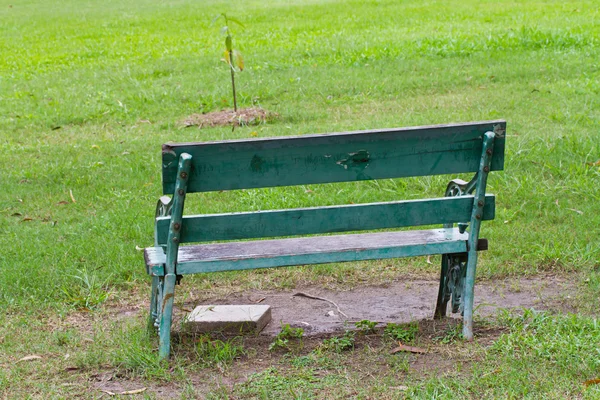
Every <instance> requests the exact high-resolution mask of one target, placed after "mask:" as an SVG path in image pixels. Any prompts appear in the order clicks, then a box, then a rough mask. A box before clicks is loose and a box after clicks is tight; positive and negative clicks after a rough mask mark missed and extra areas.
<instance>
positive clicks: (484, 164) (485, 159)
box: [463, 132, 496, 340]
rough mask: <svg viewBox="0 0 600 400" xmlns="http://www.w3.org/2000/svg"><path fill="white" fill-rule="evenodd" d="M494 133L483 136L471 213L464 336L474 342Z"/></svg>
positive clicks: (464, 303) (465, 290) (464, 298)
mask: <svg viewBox="0 0 600 400" xmlns="http://www.w3.org/2000/svg"><path fill="white" fill-rule="evenodd" d="M495 137H496V134H495V133H494V132H486V133H485V135H483V151H482V153H481V160H480V162H479V170H478V171H477V183H476V185H475V197H474V199H473V212H472V213H471V223H470V226H471V231H470V232H469V241H468V245H469V246H468V254H469V259H468V260H467V274H466V277H465V288H464V297H463V305H464V309H463V313H464V320H463V336H464V338H465V339H467V340H473V295H474V291H475V270H476V267H477V247H478V244H479V228H480V226H481V217H482V215H483V207H484V205H485V189H486V185H487V177H488V174H489V172H490V165H491V161H492V154H493V153H494V138H495Z"/></svg>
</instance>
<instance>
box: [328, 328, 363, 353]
mask: <svg viewBox="0 0 600 400" xmlns="http://www.w3.org/2000/svg"><path fill="white" fill-rule="evenodd" d="M354 336H355V333H354V332H353V331H346V332H344V335H343V336H334V337H332V338H329V339H325V340H323V343H322V344H321V346H320V348H321V349H322V350H328V351H333V352H336V353H341V352H342V351H346V350H352V349H353V348H354Z"/></svg>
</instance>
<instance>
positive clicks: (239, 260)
mask: <svg viewBox="0 0 600 400" xmlns="http://www.w3.org/2000/svg"><path fill="white" fill-rule="evenodd" d="M505 129H506V123H505V122H504V121H487V122H476V123H467V124H452V125H436V126H425V127H414V128H402V129H381V130H373V131H360V132H347V133H333V134H325V135H304V136H299V137H277V138H270V139H250V140H232V141H222V142H206V143H178V144H166V145H164V146H163V150H162V163H163V166H162V173H163V192H164V194H171V195H172V198H169V197H167V196H163V197H161V199H160V201H159V202H158V206H157V211H156V220H155V245H154V247H150V248H147V249H145V252H144V256H145V261H146V268H147V271H148V273H149V274H150V275H151V276H152V296H151V310H150V323H151V325H153V326H154V327H156V328H158V332H159V354H160V356H161V357H168V356H169V352H170V334H171V316H172V306H173V296H174V293H175V284H176V282H179V280H180V279H181V277H182V276H183V275H186V274H195V273H209V272H216V271H232V270H244V269H252V268H271V267H281V266H292V265H306V264H321V263H330V262H342V261H357V260H372V259H385V258H396V257H407V256H421V255H432V254H442V266H441V278H440V289H439V294H438V299H437V306H436V310H435V317H437V318H441V317H443V316H445V315H446V308H447V303H448V302H449V301H451V305H452V312H462V313H463V316H464V324H463V326H464V330H463V334H464V336H465V338H467V339H472V337H473V330H472V324H473V288H474V281H475V268H476V264H477V251H478V250H484V249H487V241H485V240H484V239H479V228H480V224H481V221H483V220H489V219H493V218H494V206H495V202H494V196H493V195H490V194H486V181H487V177H488V173H489V172H490V171H493V170H502V169H503V167H504V141H505V135H504V132H505ZM458 173H475V176H474V177H473V179H471V180H470V181H469V182H466V181H462V180H459V179H455V180H453V181H451V182H450V183H449V184H448V187H447V189H446V194H445V197H440V198H433V199H422V200H407V201H394V202H384V203H371V204H352V205H339V206H328V207H314V208H300V209H287V210H270V211H256V212H240V213H224V214H207V215H189V216H183V208H184V201H185V198H186V194H187V193H191V192H206V191H221V190H236V189H245V188H264V187H273V186H291V185H303V184H319V183H329V182H343V181H362V180H370V179H386V178H401V177H414V176H426V175H441V174H458ZM434 224H443V227H440V228H439V229H425V230H397V229H395V228H401V227H414V226H422V225H434ZM454 224H457V226H456V227H454ZM365 230H371V231H375V230H376V232H374V233H352V234H343V235H326V236H307V235H315V234H324V233H327V234H329V233H338V232H349V231H365ZM282 236H288V238H283V239H281V238H280V239H269V240H247V239H257V238H266V237H270V238H276V237H282ZM289 236H303V237H299V238H294V237H292V238H289ZM215 241H220V243H205V244H195V245H188V246H181V244H183V243H200V242H215Z"/></svg>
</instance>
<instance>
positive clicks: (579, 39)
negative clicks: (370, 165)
mask: <svg viewBox="0 0 600 400" xmlns="http://www.w3.org/2000/svg"><path fill="white" fill-rule="evenodd" d="M599 10H600V7H599V5H598V2H597V1H572V2H571V1H569V2H565V1H508V0H502V1H484V2H477V1H473V0H466V1H454V0H452V1H447V2H433V1H431V2H426V1H416V2H407V1H394V0H373V1H368V2H363V1H341V0H327V1H314V0H307V1H288V2H284V1H280V0H264V1H256V0H250V1H246V2H239V4H237V5H236V6H235V7H234V5H233V4H232V3H230V2H223V1H214V2H210V4H205V2H198V1H191V0H173V1H157V0H131V1H129V2H122V1H116V0H105V1H102V2H101V1H98V0H63V1H60V2H59V1H45V2H44V1H40V0H23V1H19V2H17V1H12V0H0V49H1V52H2V57H1V58H0V149H1V150H2V156H1V157H0V171H1V173H0V193H2V194H1V198H2V202H1V205H0V238H1V240H2V244H3V246H2V251H1V252H0V271H2V273H1V274H0V308H1V309H2V312H1V313H0V366H1V367H2V368H0V397H2V398H7V399H8V398H71V397H78V396H79V397H101V396H107V393H106V392H102V391H101V389H99V387H101V386H99V385H98V382H104V381H103V380H105V381H107V382H108V381H110V382H121V384H122V388H121V389H122V390H120V391H117V390H116V389H115V392H118V393H120V392H123V391H127V390H129V388H131V389H132V390H133V389H136V388H146V390H145V391H144V392H141V393H139V394H137V395H138V396H145V397H150V398H154V397H156V398H163V397H165V396H167V395H169V396H171V397H174V398H179V397H183V398H194V397H208V398H313V397H322V398H347V397H354V398H404V397H407V398H469V397H470V398H557V399H558V398H600V390H599V389H598V388H597V387H596V385H589V386H584V384H583V383H584V382H585V381H587V380H590V379H595V378H600V326H599V325H598V319H597V316H598V296H599V294H600V61H599V60H600V11H599ZM222 12H226V13H227V14H228V15H231V16H234V17H236V18H238V19H239V20H241V21H242V22H243V23H244V25H245V29H239V28H236V29H235V30H234V44H235V46H236V47H237V48H239V49H240V50H241V52H242V54H243V55H244V58H245V63H246V69H245V71H243V72H241V73H239V74H238V75H237V83H238V88H237V89H238V94H239V98H238V103H239V105H240V106H241V107H251V106H257V107H262V108H264V109H266V110H268V111H270V112H272V113H276V115H277V116H276V117H274V118H273V119H272V120H271V121H269V122H268V123H265V124H261V125H257V126H242V127H238V128H236V129H235V130H232V129H231V127H224V128H210V129H196V128H183V127H182V124H181V121H182V120H184V119H185V118H186V117H187V116H189V115H191V114H194V113H203V112H210V111H218V110H221V109H225V108H231V107H232V101H231V96H230V91H231V87H230V81H229V79H230V77H229V72H228V70H227V67H226V65H225V64H224V63H223V62H221V61H220V57H221V55H222V52H223V42H224V40H223V36H222V35H221V34H220V33H219V28H220V22H217V23H214V24H213V23H212V20H213V18H214V16H215V15H217V14H219V13H222ZM499 118H502V119H505V120H507V122H508V131H507V133H508V137H507V150H506V157H507V161H506V165H505V171H504V172H501V173H494V174H491V176H490V180H489V181H488V185H489V186H488V187H490V191H491V192H493V193H495V194H496V195H497V199H496V204H497V209H496V219H495V220H494V221H490V222H489V223H485V224H483V227H482V236H483V237H487V238H488V239H489V240H490V251H488V252H484V253H483V254H482V256H481V257H480V262H479V270H478V278H482V279H486V280H491V281H493V280H494V279H498V278H504V277H513V278H515V277H519V276H523V275H529V276H544V275H556V276H562V277H565V278H566V279H570V280H573V281H574V285H575V286H576V288H577V290H576V292H575V293H574V296H573V302H572V304H570V305H569V307H570V309H571V310H573V311H575V313H574V314H560V313H556V314H550V313H537V312H534V311H526V312H524V313H521V314H519V315H517V314H511V313H508V312H507V313H504V314H502V315H501V316H499V317H497V318H488V319H481V320H480V321H479V326H480V328H481V329H484V331H485V329H488V328H489V332H491V333H489V334H483V333H482V337H484V338H487V340H479V341H476V342H475V343H464V342H462V341H461V340H460V339H458V338H457V337H455V335H453V332H454V328H453V327H452V326H450V327H446V328H444V329H446V330H445V331H444V332H446V333H445V335H446V336H443V340H441V339H439V338H437V337H436V336H435V335H429V334H428V330H427V324H426V323H423V324H424V325H423V326H420V329H419V330H418V333H415V334H414V335H413V337H411V338H410V341H412V342H413V343H416V344H419V345H426V346H429V347H430V348H431V349H433V353H434V354H435V356H428V357H431V358H429V359H428V360H430V362H431V363H433V364H435V365H445V367H444V368H442V369H441V370H436V369H434V368H430V367H429V366H428V367H427V368H425V370H426V371H429V372H427V373H420V372H416V371H417V369H416V368H415V365H416V364H415V363H418V360H417V358H415V357H414V356H407V355H394V356H391V355H389V350H390V349H391V348H392V347H393V345H394V341H393V340H391V339H390V335H389V332H388V333H387V334H386V333H385V332H383V331H382V330H381V329H379V330H378V331H376V332H374V333H369V334H361V332H358V333H356V334H355V335H354V336H352V337H350V336H351V335H350V334H347V335H346V336H344V335H342V336H339V337H334V338H335V339H336V340H333V343H332V342H331V338H330V339H329V341H327V342H325V345H324V344H323V341H322V340H308V339H307V340H306V341H305V342H302V341H300V342H302V343H300V344H301V346H300V345H299V343H297V342H298V340H297V339H293V340H291V341H292V342H294V343H295V344H296V345H297V346H295V347H294V348H292V349H288V350H290V351H289V352H286V351H284V350H279V351H277V352H275V353H273V352H269V351H268V350H265V348H266V347H265V346H264V343H254V342H252V340H255V341H256V340H257V339H232V340H224V341H222V342H210V341H209V340H208V339H207V338H203V337H201V338H195V339H194V340H191V339H190V340H191V342H190V343H186V342H185V340H184V339H185V338H182V342H181V344H180V351H179V353H178V354H176V356H175V357H174V358H173V359H172V360H171V361H170V362H169V363H161V362H159V361H158V360H157V352H156V345H157V344H156V339H155V338H154V337H151V336H148V335H147V334H146V332H145V318H146V314H145V307H146V306H147V303H148V299H147V297H148V296H147V295H149V279H148V277H147V276H146V274H145V271H144V266H143V257H142V253H141V252H140V251H139V250H138V249H139V248H143V247H145V246H148V245H151V244H152V241H153V226H152V218H153V215H154V206H155V203H156V200H157V199H158V197H159V196H160V195H161V177H160V146H161V144H162V143H165V142H168V141H200V140H221V139H232V138H252V137H269V136H280V135H298V134H305V133H321V132H335V131H345V130H359V129H373V128H384V127H402V126H412V125H429V124H437V123H448V122H466V121H475V120H491V119H499ZM453 178H455V177H454V176H447V177H435V178H427V177H426V178H421V179H404V180H386V181H378V182H371V183H344V184H331V185H321V186H314V187H313V186H311V187H310V188H309V187H290V188H282V189H280V188H277V189H264V190H244V191H237V192H227V193H207V194H200V195H195V196H193V200H192V201H189V202H188V203H187V204H186V208H187V209H188V210H190V211H195V212H225V211H241V210H259V209H273V208H290V207H298V206H311V205H316V204H319V205H322V204H343V203H350V202H353V203H361V202H370V201H375V200H377V201H386V200H397V199H410V198H415V197H418V198H422V197H426V196H431V197H437V196H440V195H441V194H442V193H443V190H444V189H445V186H446V184H447V182H448V181H449V180H450V179H453ZM461 178H463V179H469V178H470V177H469V176H463V177H461ZM386 266H387V267H386V268H385V270H384V271H383V272H382V271H381V268H380V267H381V263H377V262H364V263H356V264H342V265H327V266H318V267H311V268H306V267H302V268H293V269H280V270H274V271H268V272H265V271H258V272H240V273H228V274H212V275H210V276H207V277H199V276H196V277H192V278H186V279H185V280H184V284H183V286H182V287H178V288H177V289H176V290H180V288H184V289H181V291H180V292H179V293H180V294H181V296H179V298H178V297H177V296H176V299H177V300H176V301H182V302H183V301H185V299H186V296H187V295H186V294H185V293H191V291H193V292H194V293H195V294H194V295H193V296H195V297H198V298H200V299H203V298H210V297H214V296H219V295H223V294H226V293H230V292H238V291H239V292H241V291H244V290H250V289H280V288H290V287H295V286H296V285H299V284H302V285H327V286H329V287H335V288H339V289H348V288H351V287H356V286H357V285H365V284H382V283H385V282H388V281H391V280H400V279H401V278H402V276H404V275H405V274H406V273H407V272H410V273H411V274H428V276H431V275H433V274H434V273H437V269H438V266H437V260H434V264H433V265H430V264H428V263H427V262H426V261H425V259H409V260H406V259H405V260H394V261H392V262H387V263H386ZM184 292H185V293H184ZM189 296H192V295H191V294H190V295H189ZM434 301H435V299H431V302H432V304H433V302H434ZM475 301H476V302H477V294H476V295H475ZM127 309H134V310H137V311H136V312H135V313H133V314H132V315H133V316H130V317H127V318H123V317H122V314H123V313H122V312H121V311H122V310H127ZM116 310H119V311H116ZM486 327H487V328H486ZM411 329H412V328H410V327H406V330H407V331H409V332H410V331H411ZM482 332H483V331H482ZM362 333H364V332H362ZM436 338H437V339H436ZM248 340H249V342H248ZM344 341H347V342H351V344H352V346H348V347H349V348H348V349H346V348H344V349H340V348H339V346H337V347H336V344H338V345H339V343H342V344H343V343H344ZM253 343H254V345H253ZM327 343H330V345H327ZM32 355H35V356H39V357H41V358H33V359H25V360H23V358H24V357H27V356H32ZM256 359H260V360H261V362H258V363H256V364H255V365H254V367H252V364H253V362H254V360H256ZM20 360H21V361H20ZM252 368H254V370H253V369H252ZM236 371H237V372H236ZM239 371H245V372H244V373H243V374H242V373H240V372H239ZM435 371H437V372H435ZM246 372H247V374H246ZM244 374H245V375H244ZM242 375H243V376H242ZM240 376H242V378H240ZM246 376H250V378H249V379H246V378H245V377H246ZM109 378H110V379H109ZM106 387H108V386H106ZM117 389H118V388H117Z"/></svg>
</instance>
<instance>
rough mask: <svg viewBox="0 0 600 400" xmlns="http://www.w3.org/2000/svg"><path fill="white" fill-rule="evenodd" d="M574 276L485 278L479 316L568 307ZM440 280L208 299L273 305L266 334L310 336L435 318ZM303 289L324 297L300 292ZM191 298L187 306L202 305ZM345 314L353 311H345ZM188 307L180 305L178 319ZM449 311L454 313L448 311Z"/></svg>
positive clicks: (210, 301)
mask: <svg viewBox="0 0 600 400" xmlns="http://www.w3.org/2000/svg"><path fill="white" fill-rule="evenodd" d="M574 291H575V286H574V284H573V283H572V280H568V279H566V278H564V277H556V276H544V277H535V278H520V279H515V278H510V279H504V280H494V281H482V282H478V283H477V284H476V287H475V315H476V316H477V315H480V316H490V315H493V314H494V313H496V312H497V310H498V309H500V308H511V309H515V308H534V309H537V310H550V311H557V312H568V311H572V310H569V299H570V296H571V295H573V294H574ZM437 292H438V281H436V280H426V279H416V280H408V281H402V282H391V283H390V284H388V285H385V286H365V287H360V288H356V289H353V290H348V291H332V290H327V289H323V288H319V287H300V288H295V289H293V290H286V291H252V292H245V293H239V294H234V295H230V296H227V297H225V298H214V299H208V300H205V301H203V302H202V304H214V305H216V304H267V305H270V306H271V314H272V321H271V323H269V324H268V325H267V326H266V327H265V329H264V330H263V331H262V333H261V334H262V335H267V336H274V335H276V334H277V333H279V331H280V329H281V325H282V324H290V326H292V327H301V328H303V329H304V332H305V336H310V335H315V334H317V335H318V334H322V333H329V332H336V331H342V330H344V329H345V327H346V325H347V323H346V322H351V323H353V322H356V321H360V320H365V319H367V320H370V321H377V322H379V323H387V322H394V323H407V322H411V321H416V320H422V319H427V318H431V317H433V312H434V309H435V302H436V299H437ZM298 293H302V294H307V295H311V296H314V297H320V298H324V299H327V300H330V301H331V302H333V303H335V304H336V305H337V306H338V307H339V310H338V307H336V306H335V305H333V304H332V303H330V302H327V301H323V300H316V299H311V298H308V297H305V296H298V295H297V294H298ZM199 304H200V303H198V304H195V303H188V304H186V305H185V307H184V309H185V310H189V309H193V308H194V307H195V306H197V305H199ZM340 311H341V313H343V314H345V315H346V316H347V318H346V316H344V315H343V314H341V313H340ZM186 314H187V313H186V311H184V310H182V309H181V308H180V309H179V310H176V318H181V317H183V316H185V315H186ZM448 315H451V314H450V312H449V311H448Z"/></svg>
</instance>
